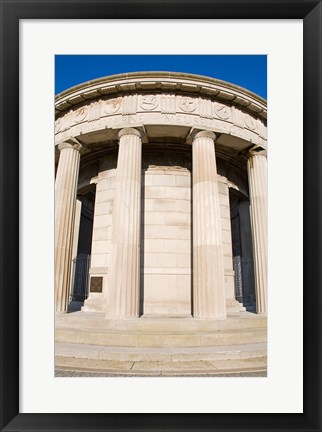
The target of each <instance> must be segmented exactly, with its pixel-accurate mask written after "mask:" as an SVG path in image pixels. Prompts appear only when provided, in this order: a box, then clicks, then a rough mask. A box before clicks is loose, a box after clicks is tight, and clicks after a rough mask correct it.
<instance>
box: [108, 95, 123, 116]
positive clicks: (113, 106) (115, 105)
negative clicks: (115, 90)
mask: <svg viewBox="0 0 322 432" xmlns="http://www.w3.org/2000/svg"><path fill="white" fill-rule="evenodd" d="M120 107H121V99H120V98H118V99H110V100H107V101H105V104H104V112H105V113H106V114H115V113H116V112H117V111H118V110H119V109H120Z"/></svg>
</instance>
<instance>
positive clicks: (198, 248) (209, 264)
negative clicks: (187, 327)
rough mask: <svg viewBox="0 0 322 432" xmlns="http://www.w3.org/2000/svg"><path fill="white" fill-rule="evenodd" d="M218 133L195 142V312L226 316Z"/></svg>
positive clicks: (198, 315) (199, 136) (204, 134)
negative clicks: (217, 150)
mask: <svg viewBox="0 0 322 432" xmlns="http://www.w3.org/2000/svg"><path fill="white" fill-rule="evenodd" d="M215 138H216V136H215V134H214V133H212V132H206V131H202V132H199V133H197V134H196V136H195V137H194V140H193V143H192V168H193V315H194V317H195V318H202V319H225V318H226V302H225V283H224V264H223V248H222V235H221V216H220V205H219V193H218V185H217V167H216V155H215V146H214V141H215Z"/></svg>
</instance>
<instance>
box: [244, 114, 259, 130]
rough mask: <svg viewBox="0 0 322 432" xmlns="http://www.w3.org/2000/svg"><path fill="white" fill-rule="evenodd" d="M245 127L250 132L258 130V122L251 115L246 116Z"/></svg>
mask: <svg viewBox="0 0 322 432" xmlns="http://www.w3.org/2000/svg"><path fill="white" fill-rule="evenodd" d="M244 119H245V125H246V127H247V128H248V129H250V130H255V129H256V120H255V119H253V117H251V116H250V115H248V114H246V115H245V117H244Z"/></svg>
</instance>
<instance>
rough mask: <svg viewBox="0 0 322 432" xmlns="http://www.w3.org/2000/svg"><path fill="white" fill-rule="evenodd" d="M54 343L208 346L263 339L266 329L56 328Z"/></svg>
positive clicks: (247, 342) (260, 340)
mask: <svg viewBox="0 0 322 432" xmlns="http://www.w3.org/2000/svg"><path fill="white" fill-rule="evenodd" d="M55 341H56V342H69V343H78V344H89V345H101V346H125V347H137V346H140V347H210V346H217V345H234V344H249V343H259V342H266V329H265V328H255V329H248V328H246V329H243V328H242V329H234V330H221V331H214V332H200V331H198V332H187V331H181V332H171V333H166V332H164V331H163V329H159V331H156V330H153V331H150V332H148V331H147V330H145V331H134V330H132V331H131V332H126V333H125V332H122V331H115V330H113V331H111V330H102V329H95V330H94V329H93V330H88V329H83V328H81V329H71V328H56V330H55Z"/></svg>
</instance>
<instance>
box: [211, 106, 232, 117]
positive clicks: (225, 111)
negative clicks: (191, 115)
mask: <svg viewBox="0 0 322 432" xmlns="http://www.w3.org/2000/svg"><path fill="white" fill-rule="evenodd" d="M214 105H215V113H216V115H217V116H218V117H219V118H221V119H223V120H227V119H228V118H229V117H230V109H229V108H228V107H226V105H222V104H219V103H215V104H214Z"/></svg>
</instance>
